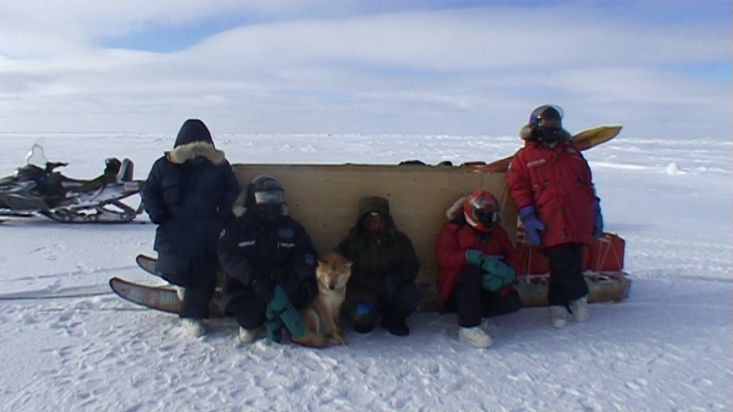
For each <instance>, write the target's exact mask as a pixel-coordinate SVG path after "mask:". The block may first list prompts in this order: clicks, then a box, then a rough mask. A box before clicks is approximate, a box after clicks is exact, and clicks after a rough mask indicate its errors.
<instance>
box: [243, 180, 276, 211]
mask: <svg viewBox="0 0 733 412" xmlns="http://www.w3.org/2000/svg"><path fill="white" fill-rule="evenodd" d="M284 193H285V189H283V187H282V185H281V184H280V182H278V181H277V179H275V178H274V177H272V176H268V175H259V176H257V177H255V178H254V179H252V181H251V182H250V183H249V190H248V192H247V198H248V200H249V201H251V202H252V204H254V205H258V206H259V205H264V204H282V203H283V202H284V201H285V199H284Z"/></svg>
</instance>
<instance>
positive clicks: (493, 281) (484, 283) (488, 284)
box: [481, 273, 504, 292]
mask: <svg viewBox="0 0 733 412" xmlns="http://www.w3.org/2000/svg"><path fill="white" fill-rule="evenodd" d="M503 285H504V282H502V280H501V278H500V277H498V276H496V275H494V274H491V273H484V277H483V278H482V279H481V287H482V288H484V289H485V290H488V291H489V292H496V291H497V290H499V289H501V287H502V286H503Z"/></svg>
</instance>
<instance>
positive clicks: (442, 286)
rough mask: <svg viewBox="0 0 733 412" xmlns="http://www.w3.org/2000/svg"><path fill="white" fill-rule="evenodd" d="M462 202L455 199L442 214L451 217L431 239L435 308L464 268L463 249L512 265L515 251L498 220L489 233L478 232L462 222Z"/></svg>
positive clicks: (464, 255) (442, 303)
mask: <svg viewBox="0 0 733 412" xmlns="http://www.w3.org/2000/svg"><path fill="white" fill-rule="evenodd" d="M462 206H463V202H462V201H461V202H458V201H457V202H456V203H455V204H454V205H453V207H451V208H450V209H449V210H448V212H447V213H446V215H447V216H448V217H449V218H451V219H452V220H451V221H450V222H448V223H446V224H445V225H444V226H443V229H442V230H441V231H440V234H439V235H438V241H437V242H436V243H435V256H436V258H437V260H438V268H439V269H440V272H439V273H438V277H437V279H436V281H437V283H438V308H439V310H441V311H442V310H443V309H444V308H445V304H446V302H447V301H448V299H449V298H450V296H451V294H452V293H453V288H454V287H455V285H456V281H457V280H458V275H459V274H460V273H461V272H462V271H463V270H464V269H465V268H466V266H467V265H468V263H467V262H466V251H467V250H469V249H475V250H480V251H482V252H483V253H484V254H486V255H493V256H502V257H504V261H505V262H506V263H507V264H509V265H511V266H512V267H514V268H515V270H516V262H517V255H516V252H515V249H514V246H512V243H511V242H510V241H509V237H508V236H507V234H506V231H504V228H502V227H501V226H500V225H499V224H496V225H494V227H493V229H492V231H491V232H489V233H482V232H479V231H477V230H475V229H474V228H472V227H471V226H470V225H469V224H468V223H466V221H465V219H464V218H463V212H462Z"/></svg>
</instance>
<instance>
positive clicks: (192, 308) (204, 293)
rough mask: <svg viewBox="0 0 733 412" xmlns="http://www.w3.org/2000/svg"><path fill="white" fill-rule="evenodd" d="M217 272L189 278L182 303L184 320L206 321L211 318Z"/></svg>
mask: <svg viewBox="0 0 733 412" xmlns="http://www.w3.org/2000/svg"><path fill="white" fill-rule="evenodd" d="M216 276H217V275H216V272H214V273H211V274H208V275H199V276H191V277H189V279H190V280H189V282H188V284H187V285H186V286H185V288H186V289H185V292H184V293H183V302H181V313H180V317H182V318H193V319H204V318H208V317H209V304H210V302H211V298H212V297H214V290H215V289H216V281H217V277H216Z"/></svg>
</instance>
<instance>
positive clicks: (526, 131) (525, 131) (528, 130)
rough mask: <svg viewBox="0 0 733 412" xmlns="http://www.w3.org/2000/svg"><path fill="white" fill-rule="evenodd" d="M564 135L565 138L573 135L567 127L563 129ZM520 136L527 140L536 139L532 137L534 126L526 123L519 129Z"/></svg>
mask: <svg viewBox="0 0 733 412" xmlns="http://www.w3.org/2000/svg"><path fill="white" fill-rule="evenodd" d="M562 135H563V136H562V137H563V139H566V140H569V139H571V138H572V137H573V136H572V135H571V134H570V132H568V131H567V130H565V129H562ZM519 137H521V138H522V140H524V141H527V142H533V141H535V139H534V138H533V137H532V126H530V125H529V124H525V125H524V126H522V128H521V129H520V130H519Z"/></svg>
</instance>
